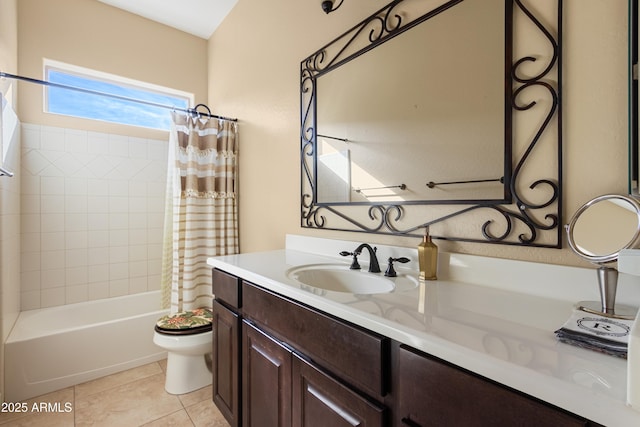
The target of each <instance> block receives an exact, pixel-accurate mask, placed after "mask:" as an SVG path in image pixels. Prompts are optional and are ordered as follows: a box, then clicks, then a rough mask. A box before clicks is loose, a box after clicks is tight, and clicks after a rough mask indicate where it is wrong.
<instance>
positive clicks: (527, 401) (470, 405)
mask: <svg viewBox="0 0 640 427" xmlns="http://www.w3.org/2000/svg"><path fill="white" fill-rule="evenodd" d="M399 353H400V354H399V370H398V372H397V374H396V375H399V378H398V379H397V382H398V386H397V394H396V393H395V392H394V394H396V396H395V399H396V402H398V408H397V414H396V418H397V419H396V422H398V423H399V425H402V426H420V427H427V426H437V427H443V426H456V427H457V426H470V425H475V426H516V425H517V426H522V427H526V426H531V427H534V426H535V427H544V426H550V427H551V426H553V427H559V426H563V427H564V426H586V425H587V422H586V420H584V419H581V418H579V417H576V416H575V415H573V414H569V413H567V412H564V411H562V410H561V409H558V408H556V407H554V406H551V405H547V404H545V403H543V402H540V401H538V400H536V399H534V398H532V397H529V396H526V395H523V394H521V393H519V392H517V391H515V390H511V389H508V388H506V387H504V386H501V385H499V384H496V383H494V382H493V381H490V380H488V379H486V378H482V377H479V376H477V375H475V374H472V373H469V372H467V371H464V370H462V369H460V368H457V367H455V366H452V365H449V364H448V363H446V362H443V361H441V360H439V359H436V358H433V357H430V356H426V355H423V354H419V353H418V352H417V351H416V350H414V349H412V348H410V347H405V346H404V345H402V346H400V350H399ZM394 384H395V382H394Z"/></svg>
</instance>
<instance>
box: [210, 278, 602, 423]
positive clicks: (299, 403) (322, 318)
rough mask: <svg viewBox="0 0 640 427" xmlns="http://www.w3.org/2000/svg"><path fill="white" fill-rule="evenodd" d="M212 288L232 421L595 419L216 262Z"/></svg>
mask: <svg viewBox="0 0 640 427" xmlns="http://www.w3.org/2000/svg"><path fill="white" fill-rule="evenodd" d="M220 288H222V289H220ZM216 289H218V290H219V291H220V292H219V293H218V292H216ZM230 289H231V290H232V291H230ZM214 292H216V294H215V301H214V326H213V330H214V344H213V352H214V357H213V361H214V374H213V375H214V378H213V384H214V402H215V403H216V405H217V406H218V408H220V410H221V411H222V413H223V414H224V416H225V417H226V418H227V420H228V421H229V423H230V424H231V426H233V427H236V426H240V425H242V426H244V427H250V426H260V427H270V426H274V427H276V426H277V427H289V426H296V427H297V426H304V427H313V426H318V427H325V426H331V427H334V426H342V425H344V426H353V425H358V426H366V427H373V426H376V427H377V426H391V427H407V426H408V427H427V426H438V427H440V426H456V427H457V426H461V425H465V426H467V425H468V426H473V425H475V426H494V425H518V426H536V427H539V426H542V427H544V426H554V427H562V426H569V427H572V426H597V424H594V423H591V422H589V421H588V420H585V419H583V418H580V417H578V416H576V415H574V414H571V413H568V412H566V411H564V410H562V409H559V408H557V407H555V406H552V405H549V404H547V403H545V402H542V401H539V400H537V399H535V398H532V397H530V396H527V395H526V394H524V393H521V392H518V391H516V390H513V389H510V388H508V387H505V386H503V385H501V384H498V383H496V382H494V381H491V380H489V379H487V378H484V377H481V376H479V375H476V374H474V373H472V372H469V371H466V370H464V369H462V368H460V367H457V366H454V365H451V364H450V363H448V362H446V361H443V360H441V359H438V358H435V357H433V356H431V355H428V354H425V353H422V352H420V351H418V350H416V349H414V348H411V347H409V346H407V345H404V344H400V343H398V342H396V341H393V340H391V339H389V338H387V337H384V336H381V335H379V334H376V333H374V332H372V331H369V330H366V329H364V328H361V327H359V326H357V325H353V324H351V323H349V322H346V321H343V320H341V319H339V318H336V317H333V316H331V315H328V314H326V313H323V312H321V311H319V310H317V309H315V308H313V307H309V306H306V305H304V304H302V303H299V302H297V301H294V300H291V299H289V298H286V297H283V296H281V295H278V294H276V293H273V292H271V291H269V290H267V289H264V288H262V287H259V286H256V285H254V284H252V283H249V282H247V281H244V280H241V279H239V278H235V277H234V276H231V275H228V274H227V273H224V272H221V271H219V270H214Z"/></svg>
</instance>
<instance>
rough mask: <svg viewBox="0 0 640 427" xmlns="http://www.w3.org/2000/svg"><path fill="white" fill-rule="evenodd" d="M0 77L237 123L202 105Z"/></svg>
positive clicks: (18, 77) (14, 76)
mask: <svg viewBox="0 0 640 427" xmlns="http://www.w3.org/2000/svg"><path fill="white" fill-rule="evenodd" d="M0 77H3V78H8V79H14V80H21V81H25V82H28V83H36V84H40V85H44V86H52V87H57V88H60V89H69V90H75V91H76V92H83V93H88V94H91V95H100V96H106V97H108V98H114V99H120V100H122V101H129V102H137V103H139V104H145V105H150V106H153V107H159V108H166V109H168V110H175V111H182V112H185V113H188V114H191V115H198V116H206V117H210V118H214V119H220V120H227V121H230V122H237V121H238V119H233V118H229V117H223V116H217V115H215V114H211V110H209V107H207V106H206V105H204V104H198V105H196V106H195V107H194V108H178V107H174V106H171V105H164V104H158V103H155V102H151V101H144V100H142V99H135V98H129V97H126V96H120V95H113V94H111V93H105V92H99V91H95V90H91V89H83V88H79V87H75V86H68V85H63V84H60V83H54V82H48V81H46V80H38V79H34V78H31V77H23V76H18V75H15V74H9V73H5V72H2V71H0ZM198 107H204V108H206V109H207V112H206V113H202V112H200V111H198V110H197V109H198Z"/></svg>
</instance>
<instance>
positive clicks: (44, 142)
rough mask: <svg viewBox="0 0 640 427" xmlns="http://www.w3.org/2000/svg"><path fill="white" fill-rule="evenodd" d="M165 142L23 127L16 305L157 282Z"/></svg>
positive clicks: (96, 295) (151, 286)
mask: <svg viewBox="0 0 640 427" xmlns="http://www.w3.org/2000/svg"><path fill="white" fill-rule="evenodd" d="M167 144H168V143H167V141H161V140H150V139H142V138H133V137H126V136H120V135H110V134H103V133H97V132H88V131H80V130H74V129H63V128H54V127H48V126H40V125H33V124H23V125H22V184H21V192H22V194H21V196H22V197H21V208H22V217H21V218H22V230H21V244H22V253H21V259H22V277H21V305H22V310H30V309H35V308H44V307H51V306H55V305H63V304H71V303H76V302H82V301H88V300H93V299H100V298H108V297H113V296H119V295H126V294H133V293H138V292H146V291H149V290H155V289H158V288H159V283H160V267H161V261H160V260H161V251H162V249H161V247H162V229H163V221H164V211H163V210H164V196H165V184H166V170H167Z"/></svg>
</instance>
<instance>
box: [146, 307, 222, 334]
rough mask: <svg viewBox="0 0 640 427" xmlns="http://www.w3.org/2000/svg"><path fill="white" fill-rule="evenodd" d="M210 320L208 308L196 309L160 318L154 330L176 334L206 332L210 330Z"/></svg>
mask: <svg viewBox="0 0 640 427" xmlns="http://www.w3.org/2000/svg"><path fill="white" fill-rule="evenodd" d="M212 319H213V314H212V312H211V309H210V308H206V307H204V308H196V309H195V310H187V311H181V312H179V313H175V314H169V315H166V316H163V317H161V318H160V319H158V322H157V323H156V330H158V331H159V332H165V333H176V334H178V333H181V334H188V333H198V332H206V331H209V330H211V321H212Z"/></svg>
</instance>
